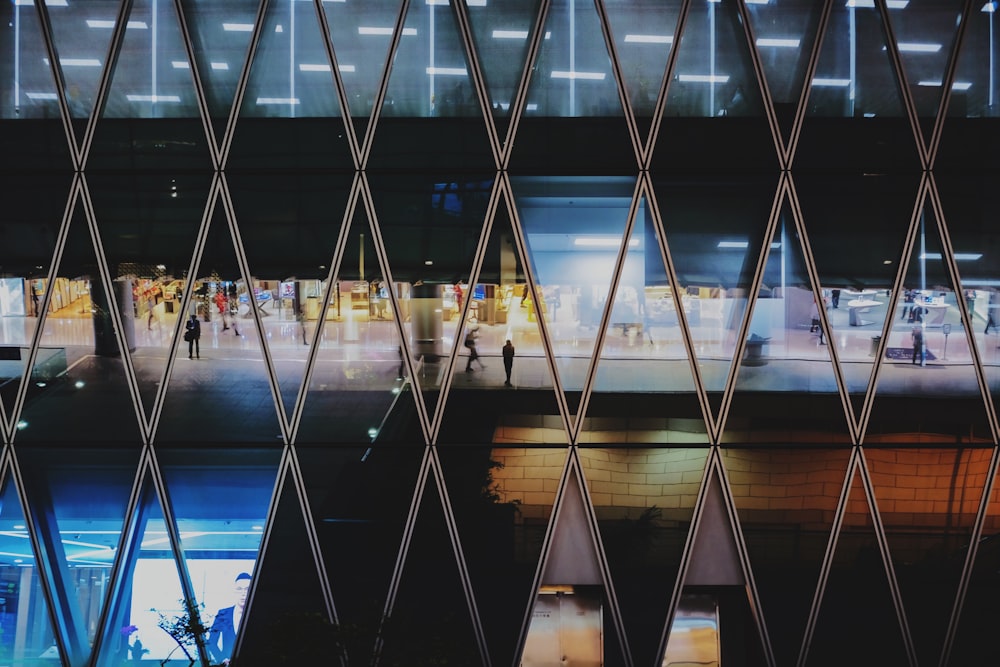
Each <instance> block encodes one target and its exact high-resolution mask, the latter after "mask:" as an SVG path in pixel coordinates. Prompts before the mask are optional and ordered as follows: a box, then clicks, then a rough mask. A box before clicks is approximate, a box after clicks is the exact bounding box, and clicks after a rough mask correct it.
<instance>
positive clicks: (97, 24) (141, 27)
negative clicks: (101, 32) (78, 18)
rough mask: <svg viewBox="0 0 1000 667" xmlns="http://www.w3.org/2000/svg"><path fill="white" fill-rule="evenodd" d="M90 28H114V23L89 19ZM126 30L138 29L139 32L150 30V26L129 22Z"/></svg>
mask: <svg viewBox="0 0 1000 667" xmlns="http://www.w3.org/2000/svg"><path fill="white" fill-rule="evenodd" d="M87 27H88V28H114V27H115V22H114V21H105V20H99V19H87ZM125 27H126V28H137V29H139V30H148V29H149V26H148V25H146V22H145V21H129V22H128V23H126V24H125Z"/></svg>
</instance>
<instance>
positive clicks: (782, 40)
mask: <svg viewBox="0 0 1000 667" xmlns="http://www.w3.org/2000/svg"><path fill="white" fill-rule="evenodd" d="M799 43H800V40H798V39H794V38H792V37H758V38H757V46H770V47H774V48H789V49H797V48H799Z"/></svg>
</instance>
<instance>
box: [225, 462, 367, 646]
mask: <svg viewBox="0 0 1000 667" xmlns="http://www.w3.org/2000/svg"><path fill="white" fill-rule="evenodd" d="M283 479H284V483H283V485H282V488H281V490H280V492H279V494H278V497H277V499H276V502H277V503H278V504H277V507H276V508H275V509H274V514H273V516H272V521H273V523H272V524H271V531H270V533H269V534H268V540H267V549H266V551H265V552H264V554H263V556H262V557H261V561H260V572H259V574H255V575H254V576H256V577H257V579H258V581H257V582H256V584H255V586H254V595H253V605H254V608H255V609H259V610H263V613H261V612H256V613H255V612H254V609H251V610H250V612H249V615H248V616H247V618H246V628H245V629H244V630H243V631H242V633H241V634H239V635H238V638H239V642H240V645H239V652H238V654H237V660H234V662H235V663H236V664H244V663H247V664H251V665H277V664H281V663H283V662H290V663H292V664H313V663H318V664H322V663H325V662H336V661H337V657H338V656H339V655H340V652H339V651H338V647H337V645H336V643H335V637H334V632H333V626H332V625H331V623H330V617H329V612H328V608H327V604H326V598H327V595H326V591H325V590H324V588H325V587H324V585H323V582H322V580H321V579H320V577H319V572H318V571H317V569H316V568H317V561H316V553H315V552H314V551H313V545H312V541H311V540H310V539H309V533H308V529H307V527H306V523H305V521H306V520H305V517H304V516H303V510H302V499H300V498H299V496H298V494H297V493H296V490H295V489H296V484H295V480H294V478H293V477H292V471H291V469H290V468H289V469H286V471H285V474H284V475H283ZM240 655H243V656H247V658H246V660H239V657H240ZM352 657H353V656H352Z"/></svg>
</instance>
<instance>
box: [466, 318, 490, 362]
mask: <svg viewBox="0 0 1000 667" xmlns="http://www.w3.org/2000/svg"><path fill="white" fill-rule="evenodd" d="M478 335H479V334H478V333H477V332H476V330H475V329H470V330H469V333H467V334H465V347H467V348H469V360H468V361H467V362H466V363H465V372H466V373H471V372H472V362H473V361H475V362H476V363H477V364H479V370H481V371H484V370H486V366H484V365H483V362H482V361H480V360H479V351H478V350H476V337H477V336H478Z"/></svg>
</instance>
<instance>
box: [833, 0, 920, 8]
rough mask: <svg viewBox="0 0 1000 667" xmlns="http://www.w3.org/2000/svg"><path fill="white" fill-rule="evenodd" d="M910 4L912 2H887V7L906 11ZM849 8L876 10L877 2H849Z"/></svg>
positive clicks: (898, 0) (900, 0) (892, 0)
mask: <svg viewBox="0 0 1000 667" xmlns="http://www.w3.org/2000/svg"><path fill="white" fill-rule="evenodd" d="M908 4H910V0H886V1H885V6H886V7H888V8H889V9H905V8H906V5H908ZM847 6H848V7H857V8H859V9H874V8H875V0H847Z"/></svg>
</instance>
